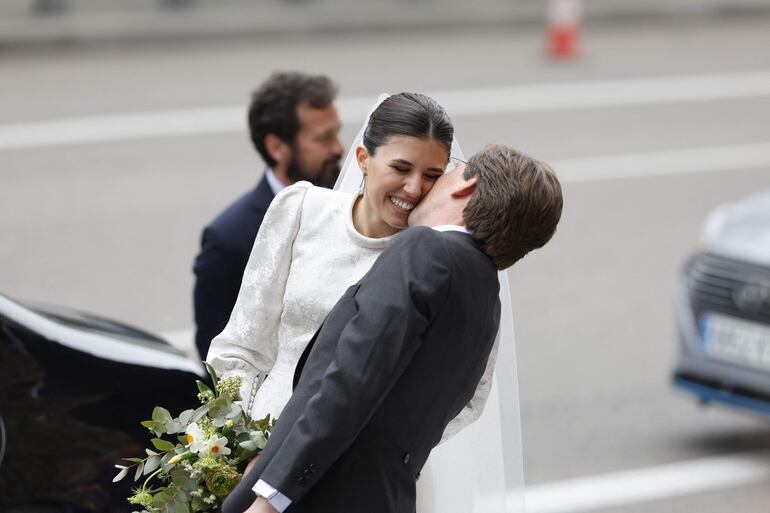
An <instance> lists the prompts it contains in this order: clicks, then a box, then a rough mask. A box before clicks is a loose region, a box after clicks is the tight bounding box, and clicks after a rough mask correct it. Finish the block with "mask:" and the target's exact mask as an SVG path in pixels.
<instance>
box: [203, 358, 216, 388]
mask: <svg viewBox="0 0 770 513" xmlns="http://www.w3.org/2000/svg"><path fill="white" fill-rule="evenodd" d="M203 365H205V366H206V370H207V371H209V376H211V383H212V384H213V385H214V388H216V387H217V383H219V376H217V371H215V370H214V367H212V366H211V364H210V363H209V362H203Z"/></svg>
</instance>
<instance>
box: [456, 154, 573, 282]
mask: <svg viewBox="0 0 770 513" xmlns="http://www.w3.org/2000/svg"><path fill="white" fill-rule="evenodd" d="M474 176H475V177H477V179H476V180H477V181H476V187H475V189H474V191H473V194H472V195H471V197H470V200H469V201H468V204H467V205H466V207H465V210H464V211H463V218H464V219H465V224H466V227H467V228H468V229H469V230H470V231H471V233H473V236H474V238H476V239H477V240H479V241H480V242H481V249H482V250H483V251H484V253H486V254H487V255H488V256H489V257H490V258H492V260H493V261H494V263H495V265H496V266H497V268H498V269H500V270H502V269H506V268H508V267H510V266H512V265H513V264H514V263H515V262H517V261H518V260H520V259H521V258H522V257H524V255H526V254H527V253H529V252H530V251H531V250H533V249H535V248H539V247H542V246H543V245H545V243H546V242H548V241H549V240H550V239H551V237H552V236H553V234H554V232H555V231H556V225H557V224H558V222H559V219H560V218H561V211H562V205H563V199H562V192H561V185H560V184H559V179H558V178H557V177H556V173H554V171H553V169H551V168H550V167H549V166H548V165H547V164H545V163H544V162H540V161H538V160H535V159H533V158H531V157H529V156H527V155H525V154H523V153H521V152H519V151H517V150H515V149H513V148H511V147H509V146H504V145H501V144H493V145H489V146H487V147H486V148H484V149H483V150H481V151H479V152H478V153H476V154H474V155H473V156H472V157H471V158H470V159H469V160H468V164H467V166H466V167H465V171H464V172H463V178H465V179H466V180H469V179H470V178H472V177H474Z"/></svg>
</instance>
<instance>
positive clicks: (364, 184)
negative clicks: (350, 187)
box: [358, 175, 366, 196]
mask: <svg viewBox="0 0 770 513" xmlns="http://www.w3.org/2000/svg"><path fill="white" fill-rule="evenodd" d="M365 189H366V175H364V176H362V177H361V186H360V187H359V188H358V195H359V196H363V195H364V190H365Z"/></svg>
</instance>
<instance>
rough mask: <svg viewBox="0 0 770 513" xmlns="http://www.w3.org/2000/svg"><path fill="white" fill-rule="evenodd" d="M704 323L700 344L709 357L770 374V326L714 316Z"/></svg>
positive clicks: (705, 319) (706, 319)
mask: <svg viewBox="0 0 770 513" xmlns="http://www.w3.org/2000/svg"><path fill="white" fill-rule="evenodd" d="M702 321H703V323H702V325H701V327H702V329H701V343H702V344H703V349H704V350H705V351H706V353H707V354H708V355H709V356H711V357H712V358H715V359H718V360H723V361H727V362H731V363H736V364H740V365H746V366H749V367H755V368H759V369H765V370H770V326H766V325H764V324H758V323H756V322H751V321H745V320H743V319H736V318H735V317H729V316H726V315H721V314H713V313H712V314H707V315H705V316H704V318H703V319H702Z"/></svg>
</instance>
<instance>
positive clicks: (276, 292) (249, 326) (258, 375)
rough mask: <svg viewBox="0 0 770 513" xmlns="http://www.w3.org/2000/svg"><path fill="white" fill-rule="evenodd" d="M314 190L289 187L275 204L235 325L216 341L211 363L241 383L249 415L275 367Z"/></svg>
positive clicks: (260, 235) (230, 324)
mask: <svg viewBox="0 0 770 513" xmlns="http://www.w3.org/2000/svg"><path fill="white" fill-rule="evenodd" d="M309 187H310V184H308V183H305V182H301V183H298V184H295V185H293V186H291V187H287V188H286V189H284V190H283V191H281V193H279V194H278V195H277V196H276V197H275V199H274V200H273V202H272V203H271V204H270V208H269V209H268V210H267V213H266V214H265V218H264V220H263V222H262V226H261V227H260V230H259V233H258V234H257V238H256V239H255V241H254V247H253V248H252V250H251V255H250V256H249V261H248V263H247V264H246V269H245V270H244V273H243V281H242V282H241V288H240V291H239V292H238V299H237V300H236V302H235V306H234V307H233V311H232V314H231V315H230V320H229V321H228V323H227V326H225V329H224V330H223V331H222V333H220V334H219V335H217V336H216V337H214V339H213V340H212V341H211V347H210V348H209V352H208V356H207V358H206V360H207V361H208V362H209V363H210V364H211V365H212V367H214V370H216V372H217V374H218V375H219V376H221V377H226V376H232V375H238V376H240V377H241V379H242V384H241V399H242V401H243V406H244V409H245V410H246V411H247V412H251V407H252V405H253V402H254V396H255V394H256V391H257V389H258V388H259V385H260V384H261V383H262V382H263V381H264V379H265V376H266V375H267V373H268V372H270V369H271V368H272V367H273V364H274V363H275V357H276V353H277V350H278V343H277V340H278V328H279V326H280V320H281V313H282V312H283V296H284V292H285V289H286V281H287V278H288V275H289V269H290V267H291V260H292V248H293V245H294V240H295V238H296V236H297V233H298V231H299V226H300V218H301V214H302V204H303V201H304V198H305V193H306V192H307V189H308V188H309Z"/></svg>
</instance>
